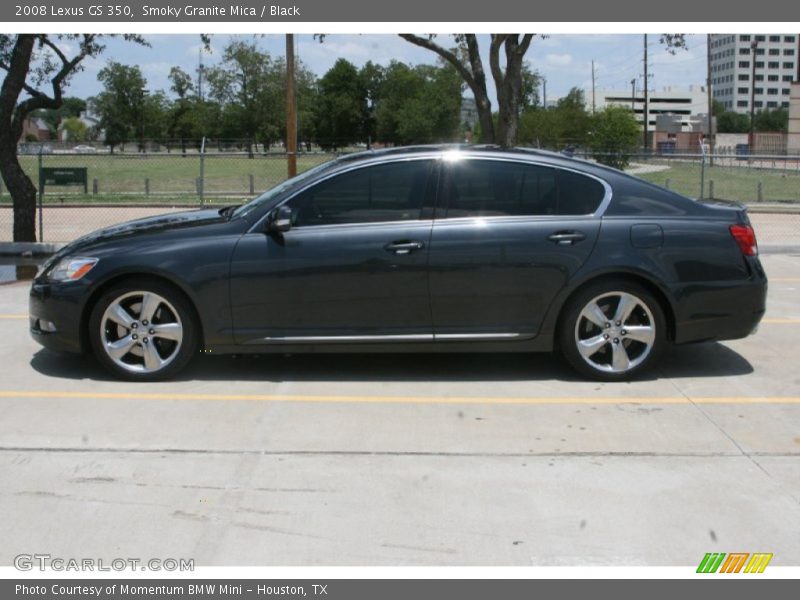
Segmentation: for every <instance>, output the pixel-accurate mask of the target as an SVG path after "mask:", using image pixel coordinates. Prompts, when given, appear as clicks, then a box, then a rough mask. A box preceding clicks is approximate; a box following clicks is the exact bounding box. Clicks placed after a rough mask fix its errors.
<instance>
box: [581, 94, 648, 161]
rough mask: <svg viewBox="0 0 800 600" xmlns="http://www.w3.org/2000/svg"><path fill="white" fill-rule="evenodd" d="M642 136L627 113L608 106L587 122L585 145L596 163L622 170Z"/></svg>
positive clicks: (637, 124)
mask: <svg viewBox="0 0 800 600" xmlns="http://www.w3.org/2000/svg"><path fill="white" fill-rule="evenodd" d="M641 133H642V130H641V126H640V125H639V123H638V121H636V117H635V116H634V115H633V113H632V112H631V110H630V109H628V108H623V107H621V106H607V107H606V108H605V109H603V110H601V111H600V112H597V113H595V114H594V115H592V116H591V117H590V118H589V131H588V136H587V139H588V145H589V148H590V149H591V150H592V153H593V155H594V158H595V159H596V160H597V161H598V162H600V163H603V164H605V165H608V166H610V167H615V168H617V169H623V168H625V167H626V166H627V165H628V162H629V160H630V154H631V153H632V152H633V151H634V150H636V148H637V146H638V143H639V137H640V136H641Z"/></svg>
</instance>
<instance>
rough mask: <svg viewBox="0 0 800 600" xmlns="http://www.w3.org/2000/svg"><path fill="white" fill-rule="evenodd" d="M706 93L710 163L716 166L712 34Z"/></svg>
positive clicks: (707, 45) (707, 62) (707, 50)
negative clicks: (712, 86) (712, 92)
mask: <svg viewBox="0 0 800 600" xmlns="http://www.w3.org/2000/svg"><path fill="white" fill-rule="evenodd" d="M706 95H707V96H708V124H707V126H706V131H707V132H708V154H709V157H708V161H709V162H708V165H709V166H710V167H713V166H714V116H713V114H712V113H713V111H714V99H713V96H712V94H711V34H710V33H709V34H707V35H706Z"/></svg>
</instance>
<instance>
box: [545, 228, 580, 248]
mask: <svg viewBox="0 0 800 600" xmlns="http://www.w3.org/2000/svg"><path fill="white" fill-rule="evenodd" d="M547 239H548V240H550V241H551V242H553V243H554V244H558V245H559V246H571V245H572V244H575V243H577V242H580V241H582V240H585V239H586V234H584V233H582V232H580V231H556V232H555V233H552V234H550V235H548V236H547Z"/></svg>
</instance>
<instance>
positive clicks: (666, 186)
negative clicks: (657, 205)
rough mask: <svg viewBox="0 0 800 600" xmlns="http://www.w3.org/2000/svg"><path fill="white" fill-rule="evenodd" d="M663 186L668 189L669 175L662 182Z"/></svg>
mask: <svg viewBox="0 0 800 600" xmlns="http://www.w3.org/2000/svg"><path fill="white" fill-rule="evenodd" d="M664 187H665V188H667V189H669V177H667V180H666V181H665V182H664Z"/></svg>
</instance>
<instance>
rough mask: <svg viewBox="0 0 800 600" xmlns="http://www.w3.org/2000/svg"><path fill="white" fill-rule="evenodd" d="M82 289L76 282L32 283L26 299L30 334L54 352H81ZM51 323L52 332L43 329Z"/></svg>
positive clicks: (83, 291) (83, 292)
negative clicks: (53, 329)
mask: <svg viewBox="0 0 800 600" xmlns="http://www.w3.org/2000/svg"><path fill="white" fill-rule="evenodd" d="M84 294H85V290H84V288H83V286H82V285H80V284H74V283H73V284H65V285H64V284H51V283H37V282H34V283H33V285H32V286H31V293H30V297H29V299H28V316H29V326H30V333H31V337H32V338H33V339H34V340H36V341H37V342H38V343H39V344H41V345H42V346H44V347H45V348H48V349H49V350H55V351H56V352H73V353H80V352H83V350H84V348H83V345H82V342H81V312H82V311H81V308H82V300H83V297H84ZM48 324H52V327H54V328H55V331H47V330H46V329H48V328H50V327H48Z"/></svg>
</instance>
